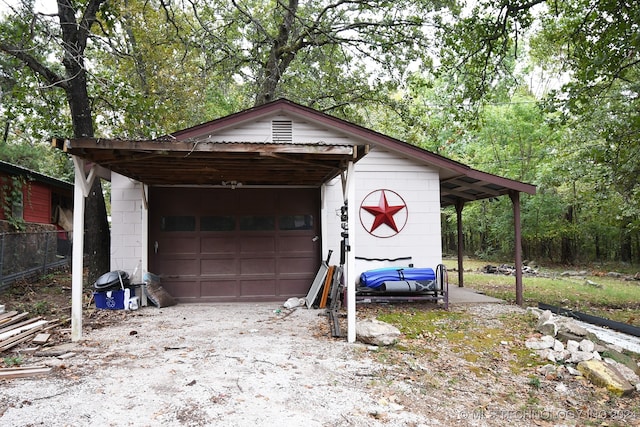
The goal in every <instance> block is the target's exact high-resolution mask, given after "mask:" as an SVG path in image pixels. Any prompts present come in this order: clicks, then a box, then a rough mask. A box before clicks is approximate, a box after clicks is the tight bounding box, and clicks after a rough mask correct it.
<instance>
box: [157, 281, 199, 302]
mask: <svg viewBox="0 0 640 427" xmlns="http://www.w3.org/2000/svg"><path fill="white" fill-rule="evenodd" d="M162 287H163V288H164V289H165V290H166V291H167V292H168V293H169V295H176V296H177V295H179V296H180V298H200V283H199V282H198V281H197V280H196V279H193V280H184V279H180V280H179V281H174V280H172V279H163V280H162Z"/></svg>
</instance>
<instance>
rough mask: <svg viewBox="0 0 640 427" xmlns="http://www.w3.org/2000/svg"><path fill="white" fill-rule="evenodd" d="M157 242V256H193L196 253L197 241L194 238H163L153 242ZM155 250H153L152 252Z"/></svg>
mask: <svg viewBox="0 0 640 427" xmlns="http://www.w3.org/2000/svg"><path fill="white" fill-rule="evenodd" d="M155 241H156V242H158V246H157V252H156V253H157V254H159V255H162V254H165V253H170V254H189V255H194V254H197V253H198V241H197V239H196V238H195V236H193V235H192V236H185V237H181V236H175V237H171V238H168V237H165V238H159V239H156V240H155ZM155 251H156V249H155V248H154V252H155Z"/></svg>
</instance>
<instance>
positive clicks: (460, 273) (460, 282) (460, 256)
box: [456, 199, 464, 288]
mask: <svg viewBox="0 0 640 427" xmlns="http://www.w3.org/2000/svg"><path fill="white" fill-rule="evenodd" d="M462 209H464V200H462V199H458V200H457V201H456V221H457V226H458V287H460V288H462V287H464V263H463V258H464V234H463V232H462Z"/></svg>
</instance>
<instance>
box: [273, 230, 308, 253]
mask: <svg viewBox="0 0 640 427" xmlns="http://www.w3.org/2000/svg"><path fill="white" fill-rule="evenodd" d="M313 237H314V236H309V235H306V236H295V235H294V236H282V235H281V236H280V238H279V239H278V253H279V254H280V256H282V255H286V256H292V255H293V256H301V255H302V256H310V255H312V254H315V243H314V242H313V240H312V239H313Z"/></svg>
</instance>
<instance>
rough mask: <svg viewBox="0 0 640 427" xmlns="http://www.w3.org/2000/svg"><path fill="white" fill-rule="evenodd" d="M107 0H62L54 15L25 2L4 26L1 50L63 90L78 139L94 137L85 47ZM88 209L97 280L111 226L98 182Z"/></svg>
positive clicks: (106, 260)
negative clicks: (81, 0) (40, 11)
mask: <svg viewBox="0 0 640 427" xmlns="http://www.w3.org/2000/svg"><path fill="white" fill-rule="evenodd" d="M105 1H106V0H87V1H84V2H72V1H71V0H58V2H57V6H58V10H57V13H55V14H53V15H47V14H44V13H38V12H36V11H35V9H34V4H33V3H32V2H27V1H25V2H21V3H20V5H19V6H18V8H17V9H14V10H13V12H12V15H11V16H10V17H9V18H7V19H6V20H5V21H4V22H3V25H2V28H0V32H1V34H2V39H1V41H0V52H2V53H4V54H5V55H8V56H10V57H11V58H13V59H15V60H16V61H18V62H19V63H20V64H22V65H23V66H24V67H25V69H28V70H30V72H31V73H33V75H34V76H36V77H37V78H38V80H39V81H40V82H42V84H44V85H46V86H47V87H52V88H59V89H62V90H63V91H64V93H65V96H66V100H67V106H68V108H69V114H70V117H71V122H72V129H73V135H74V137H86V136H94V122H93V115H92V109H91V100H90V97H89V93H88V90H87V68H86V66H85V49H86V47H87V43H88V41H89V37H90V34H91V29H92V27H93V26H94V25H95V24H96V22H97V16H98V13H99V11H100V8H101V7H102V6H103V4H104V3H105ZM52 18H56V19H57V22H55V21H54V19H52ZM51 41H53V42H55V43H51ZM50 49H53V51H52V50H50ZM53 57H58V58H61V59H60V62H59V63H58V62H52V58H53ZM85 212H86V222H85V224H86V228H87V229H86V235H87V238H86V240H85V241H86V242H87V245H86V250H87V252H88V253H89V254H91V256H90V257H89V278H90V279H92V278H93V279H95V278H97V277H98V276H99V275H100V274H102V273H104V272H105V271H108V269H109V227H108V224H107V215H106V207H105V202H104V197H103V194H102V186H101V183H100V180H95V181H94V184H93V187H92V188H91V192H90V195H89V197H87V206H86V211H85Z"/></svg>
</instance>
